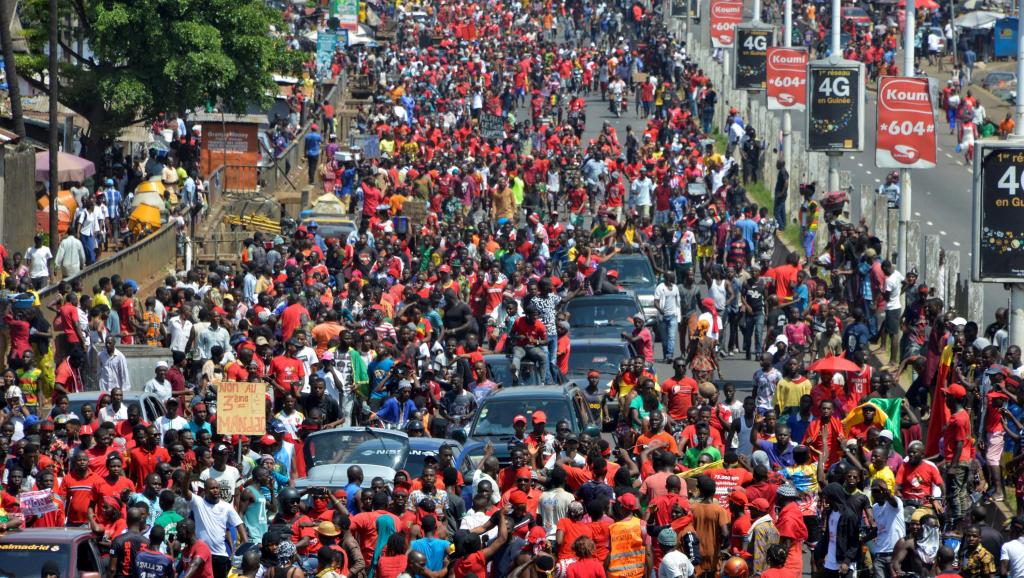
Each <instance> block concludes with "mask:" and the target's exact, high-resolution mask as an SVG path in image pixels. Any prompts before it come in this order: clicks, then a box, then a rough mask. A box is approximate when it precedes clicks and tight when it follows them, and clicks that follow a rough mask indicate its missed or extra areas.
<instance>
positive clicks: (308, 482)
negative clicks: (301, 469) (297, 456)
mask: <svg viewBox="0 0 1024 578" xmlns="http://www.w3.org/2000/svg"><path fill="white" fill-rule="evenodd" d="M353 465H358V466H359V467H361V468H362V469H363V484H362V487H364V488H368V487H370V482H372V481H373V479H374V478H376V477H378V476H379V477H381V478H384V480H385V481H388V482H390V481H391V480H394V479H395V474H396V473H397V472H396V471H395V470H394V469H393V468H389V467H387V466H375V465H369V464H367V465H364V464H323V465H319V466H315V467H313V468H312V469H310V470H309V472H307V475H306V477H304V478H300V479H298V480H296V481H295V486H296V487H297V488H299V489H305V488H312V487H319V486H323V487H328V488H343V487H345V486H346V485H348V468H349V467H350V466H353Z"/></svg>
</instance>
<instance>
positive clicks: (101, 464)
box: [79, 427, 123, 477]
mask: <svg viewBox="0 0 1024 578" xmlns="http://www.w3.org/2000/svg"><path fill="white" fill-rule="evenodd" d="M79 435H84V434H83V432H82V431H81V430H79ZM93 437H94V438H95V444H94V445H93V446H92V447H91V448H89V449H87V450H85V453H86V455H87V456H88V457H89V471H90V472H92V473H94V474H96V475H97V476H100V477H106V476H107V475H108V474H109V471H108V470H107V461H108V460H109V459H110V456H112V455H116V456H118V457H121V454H120V453H119V450H118V448H117V447H115V446H113V445H112V444H111V442H112V441H113V433H112V432H111V431H110V429H109V428H105V427H101V428H99V429H97V430H96V433H95V434H94V435H93ZM122 465H123V460H122Z"/></svg>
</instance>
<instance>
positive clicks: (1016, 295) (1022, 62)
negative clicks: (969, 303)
mask: <svg viewBox="0 0 1024 578" xmlns="http://www.w3.org/2000/svg"><path fill="white" fill-rule="evenodd" d="M1017 13H1018V14H1021V13H1024V0H1020V5H1019V8H1018V12H1017ZM1017 78H1024V35H1021V34H1018V35H1017ZM1014 116H1016V117H1017V118H1016V121H1017V124H1015V125H1014V128H1013V138H1014V139H1015V140H1024V99H1020V98H1018V99H1017V104H1016V114H1015V115H1014ZM1010 343H1014V344H1018V345H1019V344H1021V343H1024V285H1022V284H1020V283H1014V284H1012V285H1010Z"/></svg>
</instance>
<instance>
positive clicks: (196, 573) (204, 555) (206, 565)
mask: <svg viewBox="0 0 1024 578" xmlns="http://www.w3.org/2000/svg"><path fill="white" fill-rule="evenodd" d="M177 531H178V541H180V542H181V543H182V544H183V545H184V546H185V547H184V548H183V549H182V551H181V564H180V565H179V567H178V571H179V572H184V574H182V578H213V554H212V553H211V552H210V547H209V546H207V545H206V543H205V542H203V541H202V540H200V539H199V538H198V537H196V523H195V522H193V521H192V520H191V519H189V518H185V519H184V520H182V521H180V522H178V525H177ZM279 548H280V547H279ZM292 548H294V546H293V547H292ZM280 555H281V552H280V550H279V551H278V556H279V557H280ZM292 555H293V556H294V551H293V553H292Z"/></svg>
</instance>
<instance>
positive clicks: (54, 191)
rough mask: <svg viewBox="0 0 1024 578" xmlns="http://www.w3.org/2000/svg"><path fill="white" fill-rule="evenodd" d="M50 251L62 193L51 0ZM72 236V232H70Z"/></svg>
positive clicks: (52, 2)
mask: <svg viewBox="0 0 1024 578" xmlns="http://www.w3.org/2000/svg"><path fill="white" fill-rule="evenodd" d="M49 49H50V68H49V74H48V76H49V83H50V94H49V98H50V110H49V120H48V121H49V127H48V128H49V130H50V134H49V136H50V144H49V146H50V151H49V152H50V155H49V156H50V175H49V176H50V251H51V252H52V253H53V254H54V255H56V254H57V244H58V240H59V239H58V238H57V237H58V236H59V233H58V232H57V196H58V194H59V193H60V182H59V181H58V180H57V147H59V146H60V143H59V142H58V140H57V85H58V84H59V82H58V81H57V0H50V46H49ZM7 82H18V79H17V78H8V79H7ZM68 234H69V235H70V234H71V230H70V229H69V230H68Z"/></svg>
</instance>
